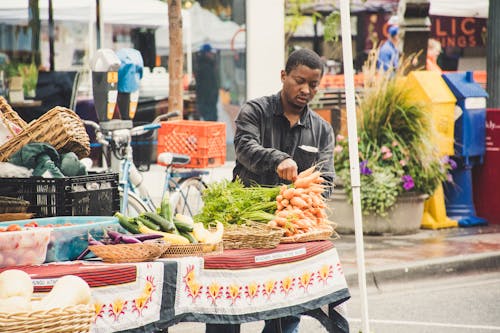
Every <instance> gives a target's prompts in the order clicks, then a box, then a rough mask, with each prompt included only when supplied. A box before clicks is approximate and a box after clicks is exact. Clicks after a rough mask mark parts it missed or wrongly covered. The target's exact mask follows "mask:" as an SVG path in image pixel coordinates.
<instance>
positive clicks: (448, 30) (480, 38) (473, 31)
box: [430, 16, 486, 48]
mask: <svg viewBox="0 0 500 333" xmlns="http://www.w3.org/2000/svg"><path fill="white" fill-rule="evenodd" d="M430 18H431V36H433V38H435V39H437V40H438V41H439V42H440V43H441V46H442V47H443V48H445V47H484V46H486V19H484V18H476V17H451V16H430Z"/></svg>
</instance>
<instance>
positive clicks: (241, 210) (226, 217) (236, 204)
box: [193, 179, 280, 225]
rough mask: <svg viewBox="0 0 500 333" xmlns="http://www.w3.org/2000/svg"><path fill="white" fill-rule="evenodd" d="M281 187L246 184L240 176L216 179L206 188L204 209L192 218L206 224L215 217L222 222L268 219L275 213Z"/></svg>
mask: <svg viewBox="0 0 500 333" xmlns="http://www.w3.org/2000/svg"><path fill="white" fill-rule="evenodd" d="M279 191H280V188H279V186H276V187H265V186H259V185H255V186H251V187H245V186H244V185H243V183H242V182H241V180H239V179H236V180H235V181H233V182H232V181H229V180H222V181H219V182H214V183H211V184H209V185H208V187H207V188H206V189H205V190H204V191H203V202H204V206H203V209H202V211H201V212H200V213H199V214H197V215H195V216H194V217H193V219H194V221H196V222H202V223H203V224H205V225H208V224H210V223H213V222H214V221H220V222H222V223H223V224H242V223H245V222H247V221H254V222H269V221H270V220H272V219H273V218H274V217H275V216H274V212H275V211H276V196H277V195H278V194H279Z"/></svg>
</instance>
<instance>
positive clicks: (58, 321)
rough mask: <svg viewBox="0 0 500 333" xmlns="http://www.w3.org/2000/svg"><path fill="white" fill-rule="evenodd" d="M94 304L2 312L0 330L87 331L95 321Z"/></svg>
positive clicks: (29, 332)
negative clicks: (44, 309)
mask: <svg viewBox="0 0 500 333" xmlns="http://www.w3.org/2000/svg"><path fill="white" fill-rule="evenodd" d="M94 316H95V310H94V307H93V306H92V305H76V306H68V307H66V308H62V309H60V308H55V309H50V310H46V311H41V310H40V311H31V312H15V313H3V312H0V332H3V333H9V332H12V333H13V332H15V333H87V332H90V328H91V326H92V322H93V321H94Z"/></svg>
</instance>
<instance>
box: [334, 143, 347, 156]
mask: <svg viewBox="0 0 500 333" xmlns="http://www.w3.org/2000/svg"><path fill="white" fill-rule="evenodd" d="M342 150H344V148H342V146H339V145H336V146H335V148H334V149H333V152H334V153H336V154H339V153H341V152H342Z"/></svg>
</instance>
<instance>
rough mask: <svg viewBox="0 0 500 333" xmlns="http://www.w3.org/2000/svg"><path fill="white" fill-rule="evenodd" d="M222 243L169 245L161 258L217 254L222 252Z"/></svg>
mask: <svg viewBox="0 0 500 333" xmlns="http://www.w3.org/2000/svg"><path fill="white" fill-rule="evenodd" d="M223 249H224V247H223V243H222V242H219V243H216V244H204V243H198V244H186V245H170V246H169V247H168V248H167V250H166V251H165V252H163V254H162V255H161V257H162V258H181V257H201V256H204V255H206V254H218V253H222V252H223Z"/></svg>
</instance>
